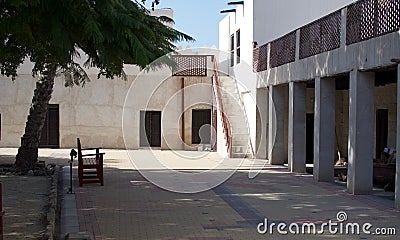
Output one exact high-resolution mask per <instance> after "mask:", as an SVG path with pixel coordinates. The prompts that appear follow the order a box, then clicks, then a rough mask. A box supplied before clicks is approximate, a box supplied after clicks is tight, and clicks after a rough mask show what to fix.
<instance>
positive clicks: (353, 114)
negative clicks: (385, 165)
mask: <svg viewBox="0 0 400 240" xmlns="http://www.w3.org/2000/svg"><path fill="white" fill-rule="evenodd" d="M374 88H375V73H371V72H359V71H357V70H353V71H352V72H351V73H350V92H349V97H350V103H349V160H348V162H349V165H348V169H347V190H348V191H349V192H350V193H352V194H369V193H370V191H371V190H372V172H373V158H374Z"/></svg>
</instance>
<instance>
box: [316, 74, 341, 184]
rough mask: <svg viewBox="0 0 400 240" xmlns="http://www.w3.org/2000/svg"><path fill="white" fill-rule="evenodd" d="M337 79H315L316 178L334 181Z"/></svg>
mask: <svg viewBox="0 0 400 240" xmlns="http://www.w3.org/2000/svg"><path fill="white" fill-rule="evenodd" d="M335 94H336V84H335V79H331V78H325V79H321V78H316V79H315V110H314V111H315V117H314V171H313V173H314V179H315V180H316V181H319V182H333V180H334V170H335V169H334V166H335V164H334V162H335V124H336V121H335V114H336V113H335V112H336V111H335V109H336V107H335V106H336V103H335V98H336V97H335Z"/></svg>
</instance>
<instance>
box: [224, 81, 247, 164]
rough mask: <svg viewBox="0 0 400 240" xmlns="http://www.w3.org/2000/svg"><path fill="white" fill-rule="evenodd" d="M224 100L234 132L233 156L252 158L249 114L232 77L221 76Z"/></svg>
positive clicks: (232, 131)
mask: <svg viewBox="0 0 400 240" xmlns="http://www.w3.org/2000/svg"><path fill="white" fill-rule="evenodd" d="M220 81H221V88H222V95H223V99H222V100H223V102H224V105H225V111H226V115H228V119H229V123H230V126H231V133H232V144H231V157H232V158H245V157H247V158H251V157H252V156H253V154H252V148H251V142H250V132H249V127H248V121H247V116H246V114H245V110H244V106H243V103H242V100H241V99H240V96H239V92H238V89H237V87H236V82H235V81H234V80H233V79H232V78H230V77H223V76H220Z"/></svg>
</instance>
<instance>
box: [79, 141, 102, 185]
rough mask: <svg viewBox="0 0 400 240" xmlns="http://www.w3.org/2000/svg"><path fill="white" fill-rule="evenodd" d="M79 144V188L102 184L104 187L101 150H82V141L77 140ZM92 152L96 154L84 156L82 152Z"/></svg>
mask: <svg viewBox="0 0 400 240" xmlns="http://www.w3.org/2000/svg"><path fill="white" fill-rule="evenodd" d="M77 144H78V164H79V165H78V177H79V186H80V187H82V185H83V184H86V183H100V184H101V186H104V180H103V155H104V154H105V153H101V152H100V149H101V148H82V146H81V141H80V139H79V138H77ZM84 151H85V152H86V151H92V152H94V153H88V154H82V152H84Z"/></svg>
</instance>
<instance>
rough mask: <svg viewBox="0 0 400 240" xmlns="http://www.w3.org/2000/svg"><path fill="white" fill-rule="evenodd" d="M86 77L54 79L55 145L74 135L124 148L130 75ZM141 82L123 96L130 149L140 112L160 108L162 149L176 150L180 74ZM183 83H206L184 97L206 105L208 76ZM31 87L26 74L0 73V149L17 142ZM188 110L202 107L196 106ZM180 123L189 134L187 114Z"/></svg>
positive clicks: (66, 144) (71, 142)
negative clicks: (81, 83)
mask: <svg viewBox="0 0 400 240" xmlns="http://www.w3.org/2000/svg"><path fill="white" fill-rule="evenodd" d="M129 72H130V73H134V72H135V70H132V69H131V70H129ZM90 78H91V81H90V82H88V83H86V85H85V87H77V86H75V87H73V88H66V87H64V82H63V79H62V78H57V79H56V82H55V86H54V93H53V97H52V99H51V101H50V103H51V104H59V118H60V123H59V127H60V147H61V148H72V147H76V138H77V137H80V138H81V140H82V143H83V145H84V146H101V147H103V148H121V149H122V148H125V144H124V138H123V137H124V134H123V128H122V126H123V125H122V118H123V117H122V116H123V107H124V103H125V98H126V96H127V93H128V90H129V88H130V87H131V84H132V83H133V82H134V80H135V78H136V75H128V81H124V80H122V79H113V80H111V79H105V78H101V79H97V76H96V75H90ZM139 80H141V79H139ZM147 80H148V81H142V82H140V83H139V84H136V85H134V86H135V87H136V88H135V90H134V95H129V97H130V98H131V101H129V100H128V103H131V105H129V104H128V107H127V114H128V116H127V118H126V119H129V120H128V121H129V122H128V123H127V124H126V125H125V126H127V128H126V129H125V130H126V131H129V132H132V133H134V134H129V136H130V135H132V136H134V137H135V139H134V140H133V142H134V143H135V144H134V145H133V146H132V147H133V148H136V149H137V148H139V137H140V131H139V122H140V121H139V119H140V111H142V110H157V111H162V148H163V149H170V148H172V149H182V148H183V144H182V142H181V138H180V135H179V128H180V126H181V124H180V120H179V119H180V115H181V114H180V113H181V107H182V105H181V98H180V97H177V96H178V95H177V94H179V91H180V89H181V81H180V78H178V77H170V78H167V79H155V80H154V81H151V79H147ZM136 81H137V80H136ZM160 81H161V82H160ZM185 82H186V84H187V85H191V84H196V83H199V82H203V83H208V85H206V86H208V89H207V87H204V88H202V90H200V91H199V90H191V91H189V92H187V93H186V95H185V101H188V102H189V101H200V102H202V103H204V104H205V105H206V106H207V107H208V108H211V105H212V91H211V89H212V88H211V77H202V78H192V79H187V80H185ZM157 86H159V87H157ZM34 88H35V79H34V78H33V77H32V76H31V75H30V74H29V75H28V74H20V75H19V76H18V77H17V79H16V80H15V81H14V82H13V81H11V79H9V78H5V77H0V93H1V94H0V114H1V130H2V131H1V139H0V147H17V146H19V143H20V138H21V136H22V134H23V132H24V127H25V122H26V118H27V115H28V112H29V107H30V104H31V100H32V96H33V91H34ZM149 96H151V97H149ZM186 99H187V100H186ZM191 99H192V100H191ZM192 108H204V106H198V105H197V106H193V107H192ZM192 108H191V109H192ZM190 112H191V111H190ZM129 114H132V116H129ZM185 126H186V128H187V130H186V132H187V133H190V134H191V115H190V116H188V117H187V118H186V119H185ZM187 139H190V142H188V143H189V145H191V135H190V136H189V135H187ZM167 143H168V144H167Z"/></svg>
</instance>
